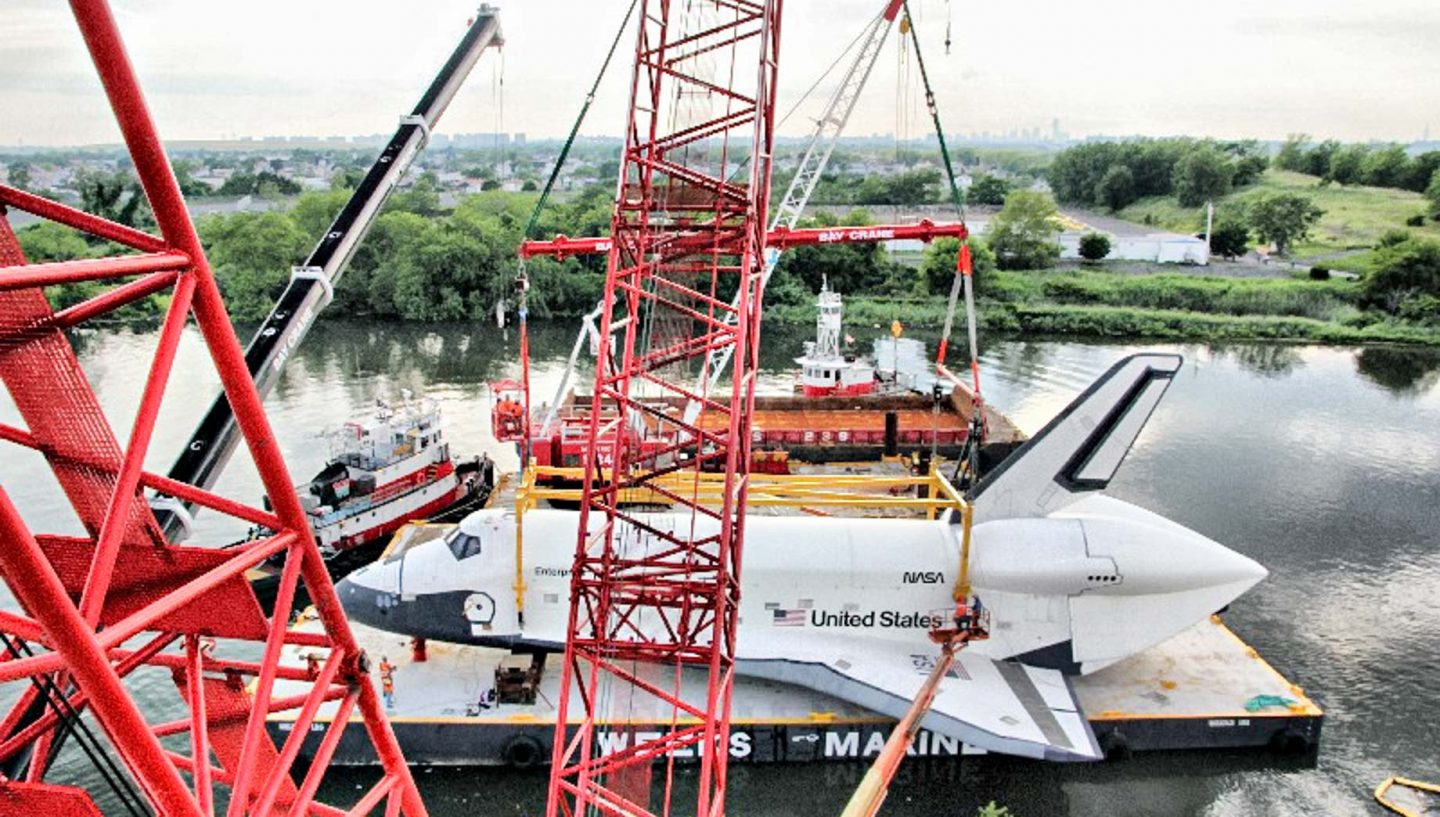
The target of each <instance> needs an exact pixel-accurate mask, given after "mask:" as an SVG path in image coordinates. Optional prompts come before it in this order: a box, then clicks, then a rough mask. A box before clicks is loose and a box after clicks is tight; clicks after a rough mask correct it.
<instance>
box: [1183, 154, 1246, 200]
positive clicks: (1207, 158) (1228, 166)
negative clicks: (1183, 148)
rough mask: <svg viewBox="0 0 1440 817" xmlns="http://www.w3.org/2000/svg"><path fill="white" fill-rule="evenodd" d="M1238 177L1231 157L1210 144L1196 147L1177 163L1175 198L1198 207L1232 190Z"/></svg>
mask: <svg viewBox="0 0 1440 817" xmlns="http://www.w3.org/2000/svg"><path fill="white" fill-rule="evenodd" d="M1234 178H1235V167H1234V163H1233V162H1231V161H1230V159H1229V157H1227V156H1226V155H1225V154H1223V153H1221V152H1220V151H1219V150H1216V149H1215V148H1214V147H1211V146H1209V145H1206V146H1204V147H1199V148H1196V149H1195V150H1192V151H1190V152H1189V153H1187V154H1185V156H1183V157H1181V159H1180V161H1178V162H1176V163H1175V177H1174V185H1175V198H1176V199H1177V200H1179V202H1180V203H1181V204H1182V205H1184V206H1186V207H1198V206H1199V205H1201V204H1204V203H1205V202H1207V201H1215V200H1216V199H1219V198H1222V197H1224V196H1225V194H1227V193H1229V192H1230V185H1231V182H1232V180H1233V179H1234Z"/></svg>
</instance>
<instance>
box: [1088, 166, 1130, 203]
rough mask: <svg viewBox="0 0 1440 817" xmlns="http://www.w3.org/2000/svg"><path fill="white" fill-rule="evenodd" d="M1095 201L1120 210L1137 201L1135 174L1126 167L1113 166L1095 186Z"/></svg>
mask: <svg viewBox="0 0 1440 817" xmlns="http://www.w3.org/2000/svg"><path fill="white" fill-rule="evenodd" d="M1094 200H1095V201H1096V202H1097V203H1099V204H1103V205H1105V206H1106V207H1109V208H1110V209H1111V210H1119V209H1120V208H1122V207H1125V206H1126V205H1128V204H1130V203H1131V202H1133V201H1134V200H1135V174H1134V172H1132V171H1131V170H1130V168H1129V167H1127V166H1125V165H1111V166H1110V168H1109V169H1108V170H1106V171H1105V175H1104V176H1101V177H1100V181H1099V182H1097V183H1096V186H1095V197H1094Z"/></svg>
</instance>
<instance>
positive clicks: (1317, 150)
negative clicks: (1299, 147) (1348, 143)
mask: <svg viewBox="0 0 1440 817" xmlns="http://www.w3.org/2000/svg"><path fill="white" fill-rule="evenodd" d="M1339 150H1340V143H1339V142H1337V141H1335V140H1334V139H1326V140H1325V141H1323V142H1321V143H1320V144H1318V145H1316V146H1315V147H1313V148H1311V149H1310V151H1309V152H1308V153H1306V154H1305V168H1304V170H1302V171H1300V172H1302V173H1309V174H1310V175H1311V176H1320V177H1322V178H1323V177H1324V176H1325V175H1326V174H1328V173H1329V172H1330V162H1331V161H1332V160H1333V159H1334V158H1335V154H1336V153H1337V152H1339Z"/></svg>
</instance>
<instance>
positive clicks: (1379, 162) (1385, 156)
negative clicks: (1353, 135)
mask: <svg viewBox="0 0 1440 817" xmlns="http://www.w3.org/2000/svg"><path fill="white" fill-rule="evenodd" d="M1410 164H1411V163H1410V156H1409V154H1407V153H1406V152H1405V148H1404V147H1402V146H1400V145H1389V146H1388V147H1384V148H1381V149H1380V150H1376V151H1371V152H1370V153H1369V154H1368V155H1367V156H1366V157H1365V163H1364V167H1363V171H1364V179H1365V183H1366V184H1368V185H1371V186H1373V187H1395V188H1402V189H1403V188H1404V187H1405V184H1406V182H1408V181H1409V180H1410Z"/></svg>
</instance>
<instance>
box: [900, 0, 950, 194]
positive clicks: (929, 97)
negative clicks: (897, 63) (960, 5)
mask: <svg viewBox="0 0 1440 817" xmlns="http://www.w3.org/2000/svg"><path fill="white" fill-rule="evenodd" d="M903 5H904V6H905V18H906V19H908V20H909V21H910V42H911V43H913V44H914V45H915V64H916V65H918V66H920V82H921V83H923V84H924V85H925V106H926V107H927V108H929V109H930V119H931V120H932V121H933V122H934V123H935V138H937V139H939V140H940V158H941V159H943V160H944V161H945V175H946V176H948V177H949V178H950V201H951V203H953V204H954V205H955V214H956V215H958V216H959V217H960V221H962V222H963V221H965V199H964V198H963V197H962V196H961V195H960V184H959V182H957V181H956V180H955V167H954V166H953V165H951V164H950V148H949V147H948V146H947V145H946V144H945V129H944V128H943V127H941V126H940V109H939V108H938V107H937V106H936V105H935V91H934V89H932V88H931V87H930V74H929V73H928V72H927V71H926V70H925V58H924V57H923V56H921V55H920V34H919V32H918V31H916V29H915V18H914V17H912V16H911V15H910V0H905V2H904V4H903ZM947 40H948V38H947Z"/></svg>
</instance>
